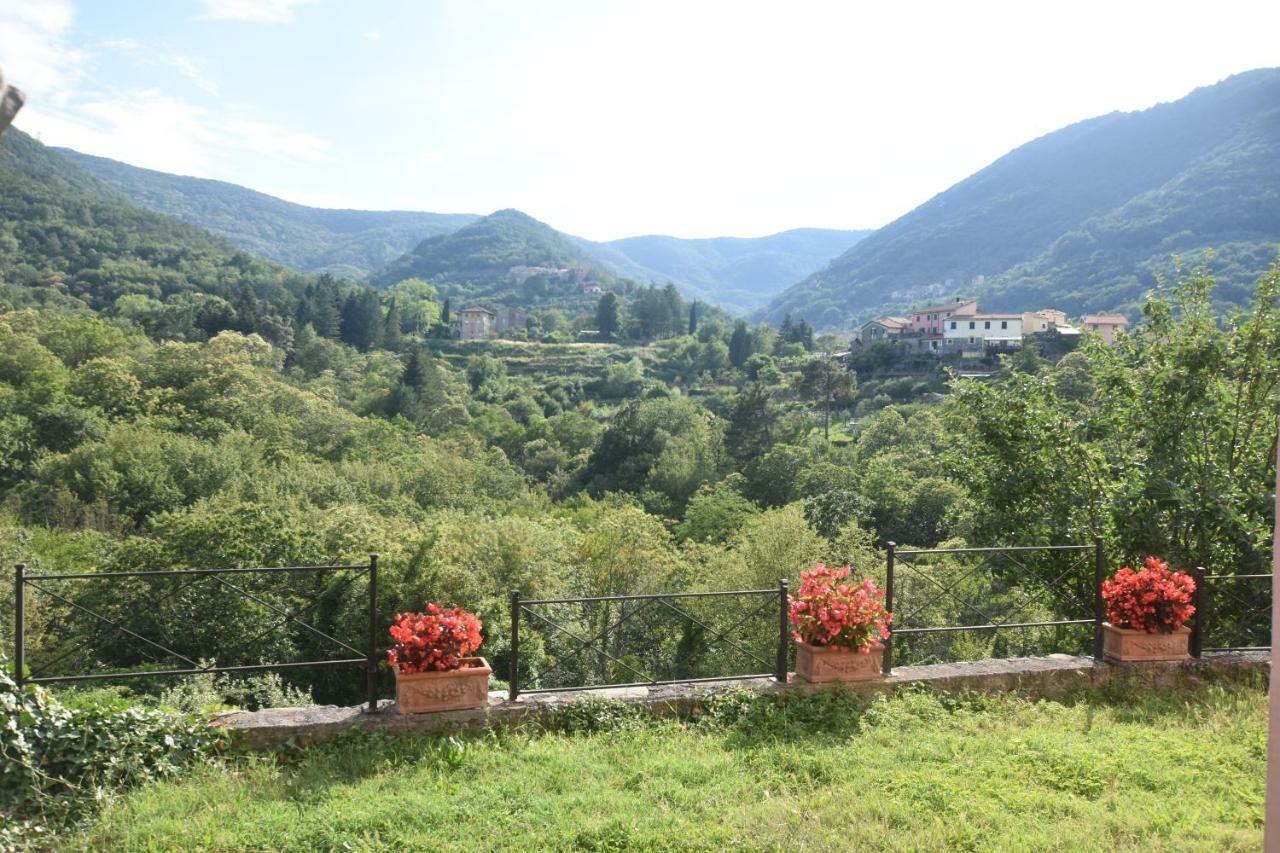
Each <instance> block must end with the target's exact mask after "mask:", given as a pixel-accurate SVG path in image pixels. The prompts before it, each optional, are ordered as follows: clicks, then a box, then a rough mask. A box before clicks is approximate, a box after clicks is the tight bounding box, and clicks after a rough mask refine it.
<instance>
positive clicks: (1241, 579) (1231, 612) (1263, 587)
mask: <svg viewBox="0 0 1280 853" xmlns="http://www.w3.org/2000/svg"><path fill="white" fill-rule="evenodd" d="M1201 578H1202V594H1201V595H1199V596H1198V597H1197V602H1196V607H1197V608H1198V609H1199V610H1200V611H1201V613H1200V616H1199V618H1201V619H1203V622H1201V623H1200V624H1202V625H1203V628H1201V629H1200V632H1201V635H1200V636H1199V637H1197V641H1198V642H1199V643H1200V644H1201V645H1202V646H1203V649H1204V651H1206V652H1229V651H1253V650H1262V649H1269V648H1271V589H1272V577H1271V575H1269V574H1265V575H1264V574H1254V575H1202V576H1201Z"/></svg>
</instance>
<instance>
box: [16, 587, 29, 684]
mask: <svg viewBox="0 0 1280 853" xmlns="http://www.w3.org/2000/svg"><path fill="white" fill-rule="evenodd" d="M26 573H27V564H26V563H18V565H16V566H14V567H13V680H14V681H15V682H17V685H18V687H19V688H21V687H22V684H23V682H24V681H25V680H26V677H27V675H26V671H25V670H26V665H27V649H26V642H25V640H24V638H23V634H24V633H25V632H26V625H25V622H26V618H27V602H26V598H25V597H24V593H25V591H26V582H25V581H24V580H23V577H24V576H25V575H26Z"/></svg>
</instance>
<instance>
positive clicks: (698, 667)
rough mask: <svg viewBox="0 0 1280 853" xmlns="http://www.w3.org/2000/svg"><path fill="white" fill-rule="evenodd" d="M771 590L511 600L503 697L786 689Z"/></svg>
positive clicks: (784, 643) (783, 648)
mask: <svg viewBox="0 0 1280 853" xmlns="http://www.w3.org/2000/svg"><path fill="white" fill-rule="evenodd" d="M790 631H791V627H790V624H789V623H788V621H787V582H786V581H785V580H782V581H779V582H778V586H777V587H776V588H775V589H745V590H730V591H724V592H677V593H657V594H653V595H606V596H594V597H589V598H550V599H524V598H521V597H520V593H519V592H518V591H513V592H512V593H511V659H510V672H509V676H508V688H509V691H510V696H511V697H512V698H513V699H514V698H515V697H516V696H519V695H520V694H521V693H549V692H558V691H566V690H589V689H592V688H595V687H632V686H639V685H656V684H674V683H683V682H711V681H729V680H733V679H739V678H752V677H755V678H761V677H772V678H775V679H777V680H778V681H781V682H784V683H785V682H786V680H787V671H788V668H789V663H790V655H791V646H792V644H791V642H790Z"/></svg>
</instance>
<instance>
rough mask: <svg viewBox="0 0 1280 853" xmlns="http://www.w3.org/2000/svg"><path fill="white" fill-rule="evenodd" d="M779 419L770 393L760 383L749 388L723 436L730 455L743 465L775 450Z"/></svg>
mask: <svg viewBox="0 0 1280 853" xmlns="http://www.w3.org/2000/svg"><path fill="white" fill-rule="evenodd" d="M778 417H779V416H778V408H777V406H776V405H775V404H774V402H773V395H772V394H770V393H769V389H768V388H766V387H765V386H764V385H762V384H760V383H759V382H752V383H750V384H748V385H747V386H746V387H745V388H743V389H742V393H741V394H739V395H738V397H737V399H736V400H735V401H734V404H733V408H732V409H731V410H730V412H729V426H728V428H727V429H726V430H725V436H724V440H725V447H726V449H727V450H728V451H729V455H731V456H732V457H733V458H734V459H736V460H738V462H739V463H744V462H747V461H749V460H751V459H754V458H755V457H757V456H760V455H762V454H763V453H765V452H766V451H767V450H769V448H771V447H773V441H774V432H775V431H776V430H777V428H778Z"/></svg>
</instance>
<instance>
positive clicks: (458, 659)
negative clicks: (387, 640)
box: [387, 604, 484, 675]
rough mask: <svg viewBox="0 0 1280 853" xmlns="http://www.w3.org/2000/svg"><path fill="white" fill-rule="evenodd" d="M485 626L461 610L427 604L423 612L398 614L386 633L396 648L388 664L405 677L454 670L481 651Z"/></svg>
mask: <svg viewBox="0 0 1280 853" xmlns="http://www.w3.org/2000/svg"><path fill="white" fill-rule="evenodd" d="M483 627H484V624H483V623H482V622H481V621H480V620H479V619H478V618H476V615H475V614H474V613H469V612H467V611H466V610H463V609H462V608H461V607H454V608H446V607H441V606H440V605H438V604H428V605H427V609H426V612H425V613H397V614H396V617H395V620H394V621H393V622H392V624H391V627H390V629H388V632H389V633H390V634H391V639H393V640H395V641H396V644H395V646H393V647H392V648H390V649H388V650H387V663H388V664H390V665H391V668H392V669H395V670H397V671H399V672H401V673H404V674H405V675H410V674H412V673H415V672H444V671H447V670H451V669H457V668H458V667H459V666H461V665H462V659H463V658H464V657H466V656H468V655H470V654H471V653H472V652H474V651H475V650H476V649H478V648H480V643H481V642H482V639H483V638H482V637H481V636H480V631H481V629H482V628H483Z"/></svg>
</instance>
